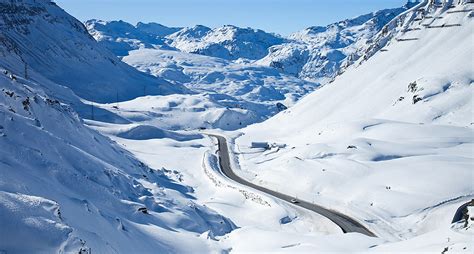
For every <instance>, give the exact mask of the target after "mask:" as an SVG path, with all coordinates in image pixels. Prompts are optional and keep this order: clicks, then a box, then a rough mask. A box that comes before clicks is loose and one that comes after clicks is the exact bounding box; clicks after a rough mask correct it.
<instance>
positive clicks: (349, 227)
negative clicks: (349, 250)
mask: <svg viewBox="0 0 474 254" xmlns="http://www.w3.org/2000/svg"><path fill="white" fill-rule="evenodd" d="M208 135H209V136H211V137H215V138H217V141H218V147H219V164H220V168H221V171H222V173H223V174H224V175H225V176H227V177H228V178H230V179H231V180H234V181H236V182H238V183H240V184H243V185H246V186H248V187H251V188H254V189H256V190H259V191H262V192H265V193H267V194H269V195H271V196H273V197H276V198H279V199H282V200H285V201H287V202H290V203H291V204H293V205H296V206H299V207H303V208H306V209H308V210H311V211H313V212H316V213H319V214H320V215H322V216H325V217H326V218H328V219H330V220H331V221H332V222H334V223H335V224H336V225H338V226H339V227H340V228H341V229H342V231H343V232H344V233H350V232H357V233H361V234H364V235H368V236H373V237H375V235H374V234H373V233H372V232H370V231H369V230H368V229H367V228H365V227H364V226H363V225H362V224H360V223H359V222H357V221H356V220H354V219H352V218H350V217H348V216H346V215H344V214H341V213H339V212H336V211H333V210H329V209H326V208H324V207H321V206H318V205H315V204H313V203H309V202H306V201H303V200H298V203H292V202H291V200H292V199H294V197H292V196H289V195H285V194H283V193H280V192H276V191H272V190H269V189H267V188H264V187H262V186H259V185H256V184H253V183H251V182H248V181H246V180H244V179H243V178H241V177H239V176H237V175H236V174H235V173H234V171H232V168H231V166H230V156H229V149H228V147H227V141H226V139H225V138H224V137H222V136H218V135H214V134H208Z"/></svg>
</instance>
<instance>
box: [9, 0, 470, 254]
mask: <svg viewBox="0 0 474 254" xmlns="http://www.w3.org/2000/svg"><path fill="white" fill-rule="evenodd" d="M448 4H450V2H449V3H448ZM471 7H472V5H471V4H469V5H468V4H457V3H456V5H455V7H454V8H449V9H448V8H434V7H433V6H429V5H427V2H423V3H420V4H419V5H418V6H417V7H416V8H415V9H412V10H409V11H405V12H403V13H401V14H400V15H398V16H397V17H395V18H394V19H392V17H393V16H395V15H397V14H399V13H400V12H402V11H403V10H404V8H399V9H396V10H386V11H381V12H377V13H375V14H369V15H365V16H361V17H358V18H356V19H350V20H346V21H342V22H338V23H335V24H333V25H329V26H328V27H312V28H309V29H307V30H305V31H304V32H300V33H297V34H295V35H293V37H292V38H281V37H279V36H276V35H273V34H270V33H266V32H263V31H260V30H255V29H251V28H248V29H247V28H238V27H234V26H224V27H221V28H214V29H211V28H207V27H203V26H196V27H193V28H169V27H165V26H162V25H160V24H154V23H149V24H145V23H138V24H137V25H130V24H128V23H126V22H123V21H114V22H105V21H98V20H94V21H89V22H87V23H86V25H87V28H88V30H89V31H90V32H91V33H92V35H93V36H94V37H95V38H96V39H98V40H99V41H100V42H99V43H97V42H95V41H94V40H93V39H92V38H91V37H90V36H89V35H88V34H87V33H86V30H85V28H84V27H83V26H82V25H81V24H80V23H79V22H78V21H77V20H75V19H74V18H73V17H71V16H69V15H68V14H66V13H65V12H64V11H62V10H61V9H60V8H58V7H57V6H56V5H55V4H54V3H52V2H50V1H32V0H22V1H17V2H8V3H7V2H0V8H4V9H6V10H14V9H15V8H19V9H20V10H22V11H20V12H7V13H6V14H5V15H3V16H1V18H0V24H1V25H2V33H3V35H4V38H5V39H4V40H2V44H0V52H1V53H2V56H3V57H2V58H1V59H0V224H1V226H0V236H1V239H2V240H0V253H4V252H6V253H52V252H53V253H55V252H58V253H70V252H72V253H79V252H81V253H91V252H93V253H137V252H138V253H156V252H160V253H183V252H184V253H186V252H189V251H192V252H197V253H216V252H219V253H220V252H235V253H248V252H272V253H273V252H285V253H295V252H303V253H304V252H306V253H309V252H311V253H312V252H358V253H370V252H376V253H380V252H382V253H400V252H406V251H409V252H416V253H421V252H427V253H440V252H443V251H445V252H447V253H450V252H456V253H471V252H472V251H473V249H474V246H473V244H472V237H473V232H472V223H471V221H469V222H468V225H467V227H466V226H465V225H464V222H463V221H460V222H457V223H451V221H452V218H453V216H454V213H455V212H456V210H457V208H458V207H459V206H460V205H462V204H464V203H466V201H468V200H471V199H472V198H473V197H474V189H473V186H472V179H473V173H472V172H473V171H472V165H473V163H474V158H473V151H474V146H473V143H474V137H473V135H472V134H473V130H472V128H473V127H472V126H473V122H474V120H473V117H474V114H473V111H472V109H473V105H472V101H473V100H472V99H473V94H474V93H473V92H474V91H473V90H472V89H473V88H472V83H473V80H474V74H473V71H472V59H473V52H472V49H473V48H472V45H471V44H472V40H473V35H472V29H473V21H472V14H471V13H470V12H454V13H448V12H452V11H460V10H468V9H469V8H471ZM417 9H418V10H419V9H423V10H426V13H425V14H427V15H431V16H434V17H439V18H437V19H433V20H431V19H429V18H426V17H425V19H423V20H421V22H419V21H420V20H415V18H414V17H416V15H418V14H417V12H416V10H417ZM428 20H430V21H429V22H433V23H431V24H430V25H431V26H438V25H442V24H448V25H449V24H460V26H457V25H456V26H444V27H440V28H427V27H425V26H423V24H426V22H428ZM385 24H387V25H386V26H384V25H385ZM26 31H28V32H26ZM376 33H377V34H376ZM342 35H345V36H346V37H344V36H343V37H341V36H342ZM352 36H354V37H352ZM65 38H67V39H65ZM404 38H405V39H406V38H408V39H412V40H403V39H404ZM414 38H416V40H415V39H414ZM400 39H402V40H400ZM290 40H291V41H292V42H290ZM173 43H175V44H173ZM242 43H243V44H245V45H247V46H248V47H243V46H242ZM283 43H285V44H283ZM318 43H321V44H322V45H326V44H331V43H334V44H331V45H330V46H329V47H327V48H324V47H322V46H321V47H320V46H315V48H314V49H312V50H316V51H318V54H319V55H320V56H321V57H324V59H326V60H328V61H330V62H331V64H330V65H331V66H332V64H334V63H337V64H336V65H339V64H341V66H342V67H341V68H340V67H337V68H329V69H330V70H331V71H330V72H327V73H326V74H324V75H323V76H321V77H323V78H324V79H326V80H329V79H331V78H332V77H333V74H334V73H338V74H339V75H338V76H337V77H336V78H335V80H334V82H332V83H328V84H327V85H325V86H319V84H317V83H313V82H308V81H304V80H302V79H300V78H297V77H294V76H292V75H301V74H299V73H300V70H299V69H298V68H299V67H298V65H299V64H300V63H299V62H298V61H300V60H301V59H300V60H298V61H297V62H293V63H291V64H288V65H287V67H288V68H290V69H285V71H284V72H280V71H278V70H277V69H278V68H273V67H268V66H267V67H266V66H261V65H259V64H262V62H261V61H257V62H255V61H254V60H256V59H261V58H263V57H264V56H265V55H266V52H267V50H268V49H269V50H270V56H271V55H272V50H275V49H278V48H279V47H280V46H281V45H285V47H287V48H286V49H288V50H289V51H288V52H285V53H284V54H283V55H285V54H287V55H285V57H289V58H290V59H291V58H297V59H299V57H307V56H305V54H306V53H302V51H304V50H306V47H308V45H310V44H311V45H313V44H314V45H316V44H318ZM361 44H367V45H361ZM31 45H33V46H31ZM173 45H174V46H173ZM275 45H278V46H275ZM318 45H319V44H318ZM236 46H238V47H236ZM241 46H242V47H241ZM114 47H115V48H114ZM286 49H284V50H286ZM293 49H294V51H293ZM381 49H384V50H381ZM108 50H112V51H113V53H111V52H109V51H108ZM282 50H283V49H282ZM188 51H189V52H188ZM190 52H193V53H190ZM348 52H351V54H353V53H354V52H356V53H355V54H357V55H358V56H359V58H353V59H350V60H351V61H353V62H354V64H352V62H351V63H350V64H347V65H345V64H344V63H343V62H344V61H348V60H349V59H347V58H346V57H345V56H347V55H350V54H349V53H348ZM194 53H198V54H194ZM114 54H115V55H117V56H120V57H122V59H121V60H123V62H122V61H120V60H119V59H118V58H116V56H114ZM267 57H268V56H267ZM264 59H266V58H264ZM314 60H315V61H316V62H313V63H315V65H317V64H318V63H319V62H318V61H319V60H317V59H314ZM24 62H27V63H28V75H25V73H24ZM127 64H129V65H131V66H133V67H135V68H136V69H135V68H133V67H131V66H129V65H127ZM310 65H311V64H310ZM310 65H308V69H307V71H308V72H309V71H313V70H314V71H315V72H314V73H313V74H315V75H316V74H317V73H319V74H321V72H320V70H319V69H318V68H316V67H315V66H310ZM137 69H138V70H137ZM323 69H324V68H323ZM140 71H141V72H140ZM332 71H334V72H332ZM319 74H317V75H319ZM25 76H26V77H25ZM318 77H319V76H318ZM157 84H159V85H158V86H157ZM97 87H100V88H102V89H97ZM308 93H309V94H308ZM117 95H118V97H119V98H118V100H117ZM278 103H282V104H284V105H285V106H291V107H289V108H288V109H283V108H282V107H281V106H277V105H278ZM280 110H283V111H282V112H280V113H278V111H280ZM277 113H278V114H277ZM274 114H276V116H274V117H271V116H273V115H274ZM269 117H271V118H270V119H267V118H269ZM256 122H260V123H258V124H253V123H256ZM244 126H247V127H246V128H243V129H240V128H242V127H244ZM223 130H225V131H223ZM208 133H218V134H220V135H224V136H226V137H227V138H228V141H229V144H230V147H229V148H230V149H231V150H232V152H233V153H232V154H231V159H232V161H231V164H232V166H233V168H235V169H238V170H237V172H236V173H238V174H239V175H240V176H242V177H244V178H247V179H248V180H249V181H252V182H254V183H256V184H259V185H262V186H265V187H267V188H269V189H274V190H276V191H281V192H284V193H286V194H289V195H292V196H295V197H297V198H298V199H301V200H307V201H309V202H314V203H317V204H319V205H322V206H324V207H327V208H330V209H334V210H337V211H339V212H341V213H343V214H346V215H348V216H351V217H353V218H354V219H356V220H358V221H360V222H361V223H362V224H363V225H364V226H366V227H367V228H369V229H370V230H371V231H372V232H374V233H375V234H376V235H377V237H368V236H365V235H362V234H357V233H349V234H343V233H342V232H341V229H340V228H338V227H337V226H336V225H335V224H334V223H333V222H331V221H330V220H329V219H327V218H325V217H322V216H321V215H319V214H315V213H313V212H310V211H307V210H304V209H302V208H298V207H295V206H293V205H292V204H289V203H286V202H283V201H281V200H277V199H275V198H272V197H270V196H268V195H266V194H264V193H261V192H259V191H256V190H253V189H251V188H248V187H246V186H242V185H240V184H238V183H235V182H233V181H231V180H229V179H228V178H227V177H225V176H223V175H222V174H221V173H220V169H219V162H218V158H217V155H216V153H217V151H216V149H217V145H216V140H215V139H213V138H210V137H209V136H208V135H207V134H208ZM252 142H262V143H266V144H269V148H268V149H262V148H255V147H253V148H252V147H251V144H252ZM471 212H472V209H471V208H469V214H470V215H471ZM471 217H472V215H471Z"/></svg>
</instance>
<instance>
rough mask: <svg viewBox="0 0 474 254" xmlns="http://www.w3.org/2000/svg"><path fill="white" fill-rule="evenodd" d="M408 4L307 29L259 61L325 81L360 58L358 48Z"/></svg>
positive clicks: (303, 76)
mask: <svg viewBox="0 0 474 254" xmlns="http://www.w3.org/2000/svg"><path fill="white" fill-rule="evenodd" d="M407 7H409V6H405V7H402V8H395V9H386V10H381V11H377V12H374V13H369V14H365V15H361V16H358V17H355V18H352V19H347V20H344V21H340V22H336V23H333V24H330V25H328V26H326V27H321V26H315V27H309V28H306V29H304V30H302V31H299V32H296V33H294V34H292V35H290V36H289V39H290V41H289V42H287V43H284V44H280V45H275V46H272V47H271V48H270V50H269V54H268V55H267V56H265V57H264V58H262V59H260V60H258V61H257V62H256V63H257V64H261V65H265V66H271V67H275V68H277V69H278V70H280V71H282V72H283V73H288V74H290V75H294V76H297V77H299V78H302V79H306V80H312V81H314V82H317V83H321V84H326V83H328V82H329V81H331V80H332V79H333V78H334V77H335V76H336V75H337V74H338V73H339V70H340V69H341V68H344V67H347V66H348V65H350V64H352V62H354V61H355V60H357V59H358V58H359V57H360V54H359V53H358V50H359V49H360V48H361V47H363V46H365V45H366V44H367V43H370V42H371V40H372V38H373V37H374V35H376V34H377V33H378V32H379V31H380V30H381V29H382V27H383V26H384V25H385V24H387V23H388V22H389V21H390V20H392V19H393V18H394V17H395V16H397V15H398V14H400V13H401V12H403V11H405V10H406V9H407Z"/></svg>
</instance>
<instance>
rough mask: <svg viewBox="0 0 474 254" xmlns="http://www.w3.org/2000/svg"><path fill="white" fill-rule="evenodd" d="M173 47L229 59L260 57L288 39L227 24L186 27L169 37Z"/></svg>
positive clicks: (254, 58) (253, 58)
mask: <svg viewBox="0 0 474 254" xmlns="http://www.w3.org/2000/svg"><path fill="white" fill-rule="evenodd" d="M166 38H168V39H170V40H171V44H170V45H171V46H173V47H175V48H177V49H179V50H181V51H183V52H188V53H195V54H200V55H206V56H213V57H219V58H224V59H228V60H236V59H239V58H245V59H252V60H256V59H260V58H262V57H264V56H265V55H266V54H267V53H268V48H269V47H270V46H273V45H277V44H281V43H283V42H284V41H285V39H283V38H281V37H280V36H277V35H274V34H270V33H266V32H264V31H262V30H259V29H252V28H240V27H236V26H232V25H226V26H223V27H218V28H215V29H209V28H206V27H203V26H196V27H193V28H187V29H183V30H182V31H178V32H176V33H174V34H171V35H169V36H167V37H166Z"/></svg>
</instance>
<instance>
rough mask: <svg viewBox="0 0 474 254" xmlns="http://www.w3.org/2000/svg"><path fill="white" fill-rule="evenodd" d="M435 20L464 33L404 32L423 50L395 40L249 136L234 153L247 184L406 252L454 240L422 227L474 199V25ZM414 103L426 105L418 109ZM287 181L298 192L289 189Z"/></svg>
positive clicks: (460, 16)
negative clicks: (317, 209)
mask: <svg viewBox="0 0 474 254" xmlns="http://www.w3.org/2000/svg"><path fill="white" fill-rule="evenodd" d="M467 8H469V7H468V6H465V5H458V6H457V7H456V8H454V9H450V10H460V9H467ZM430 15H433V16H435V17H442V19H439V20H442V23H445V24H461V26H455V27H445V28H438V29H435V28H433V29H430V28H420V30H413V31H411V32H409V35H404V34H402V33H401V32H398V33H397V34H396V36H395V37H400V36H410V37H415V38H417V40H414V41H397V40H396V39H395V38H394V39H392V40H391V41H390V42H389V43H388V46H386V47H385V48H386V50H387V51H385V52H377V53H376V54H375V55H373V56H372V57H371V58H368V60H366V61H364V62H363V63H362V64H360V66H353V67H352V68H349V69H348V70H347V71H346V72H345V73H344V74H342V75H341V76H339V77H338V78H337V79H336V80H335V81H334V82H333V83H331V84H330V85H327V86H324V87H322V88H321V89H318V90H317V91H315V92H313V93H312V94H310V95H308V96H306V97H304V98H303V99H302V100H301V101H300V102H298V103H297V104H296V105H295V106H293V107H292V108H290V109H289V110H286V111H284V112H281V113H279V114H278V115H276V116H275V117H273V118H271V119H269V120H267V121H265V122H263V123H260V124H256V125H252V126H250V127H247V128H246V129H244V130H243V133H244V135H243V136H241V137H239V138H237V140H236V147H235V149H236V152H237V153H238V154H240V156H239V162H240V165H241V168H242V171H243V172H241V175H242V176H246V177H249V176H253V177H251V178H249V179H250V180H252V181H253V182H254V183H260V184H263V185H264V186H268V187H270V188H277V187H278V186H287V187H286V190H288V192H289V193H292V195H297V196H298V197H299V198H302V199H305V200H310V201H311V200H315V202H317V203H320V204H323V205H325V206H327V207H330V208H333V209H336V210H339V211H341V212H343V213H346V214H349V215H350V216H353V217H355V218H359V219H360V220H363V221H366V223H367V225H368V227H369V228H370V229H372V230H374V231H375V233H376V234H377V235H379V236H381V237H383V238H386V239H388V240H390V241H395V240H397V239H402V240H403V239H410V238H412V237H416V238H414V239H418V240H409V241H410V242H407V244H406V245H403V244H400V246H405V248H407V249H409V246H413V245H411V244H414V243H413V242H416V241H421V242H422V241H424V240H423V239H429V237H428V236H424V235H425V234H427V235H429V234H431V233H430V232H432V231H436V230H441V231H442V234H448V235H451V234H454V235H456V234H455V233H453V231H452V230H448V229H449V222H446V223H445V224H443V226H442V227H441V228H443V229H439V228H436V227H435V228H430V229H429V230H428V225H429V224H428V223H429V221H426V220H424V219H422V218H423V217H424V216H426V213H427V208H430V207H437V204H440V203H443V202H445V201H447V200H453V199H455V200H458V202H462V200H468V199H470V198H472V197H473V195H474V189H473V186H472V182H471V180H472V164H473V162H474V158H473V153H472V151H473V149H474V147H473V141H474V140H473V136H472V133H473V132H472V131H473V130H472V123H473V122H474V121H473V113H472V108H473V105H472V98H473V90H472V82H473V80H474V76H473V72H472V59H473V52H472V49H473V48H472V40H473V37H472V32H471V31H472V29H473V22H472V18H471V17H470V16H469V13H466V12H458V13H452V14H451V13H447V11H446V10H444V11H440V10H439V9H436V10H434V11H432V12H431V13H430ZM409 27H410V28H417V27H421V25H420V24H419V22H414V21H411V22H409ZM407 66H409V68H407ZM412 82H416V89H414V90H413V89H409V87H408V86H409V84H410V83H412ZM415 95H416V96H417V97H418V98H420V99H421V100H420V101H417V102H416V103H413V96H415ZM400 98H404V99H400ZM282 126H284V127H282ZM255 141H265V142H278V143H285V144H287V148H286V149H276V150H274V151H272V152H262V151H259V150H258V149H251V148H249V147H250V144H251V142H255ZM407 176H408V177H407ZM287 179H292V181H294V182H297V183H298V184H296V185H290V186H288V185H286V183H287ZM440 183H442V184H440ZM428 210H430V209H428ZM452 212H453V210H451V214H452ZM440 218H441V217H440ZM440 218H438V219H437V220H439V219H440ZM448 219H449V217H448ZM415 222H416V223H415ZM433 234H434V233H433ZM440 234H441V233H440ZM466 237H469V236H464V237H461V238H460V239H466ZM453 238H454V237H453ZM437 239H439V237H438V238H437ZM462 241H464V240H462ZM433 242H436V241H435V240H433ZM397 246H398V245H397ZM427 246H428V245H427ZM427 246H426V247H427ZM469 246H471V245H469ZM387 248H388V247H387ZM420 248H421V247H420ZM430 248H431V247H430ZM430 248H428V247H427V249H428V250H432V249H430ZM469 248H470V249H472V246H471V247H469ZM388 249H389V248H388ZM421 249H423V248H421ZM421 249H420V250H421Z"/></svg>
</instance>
